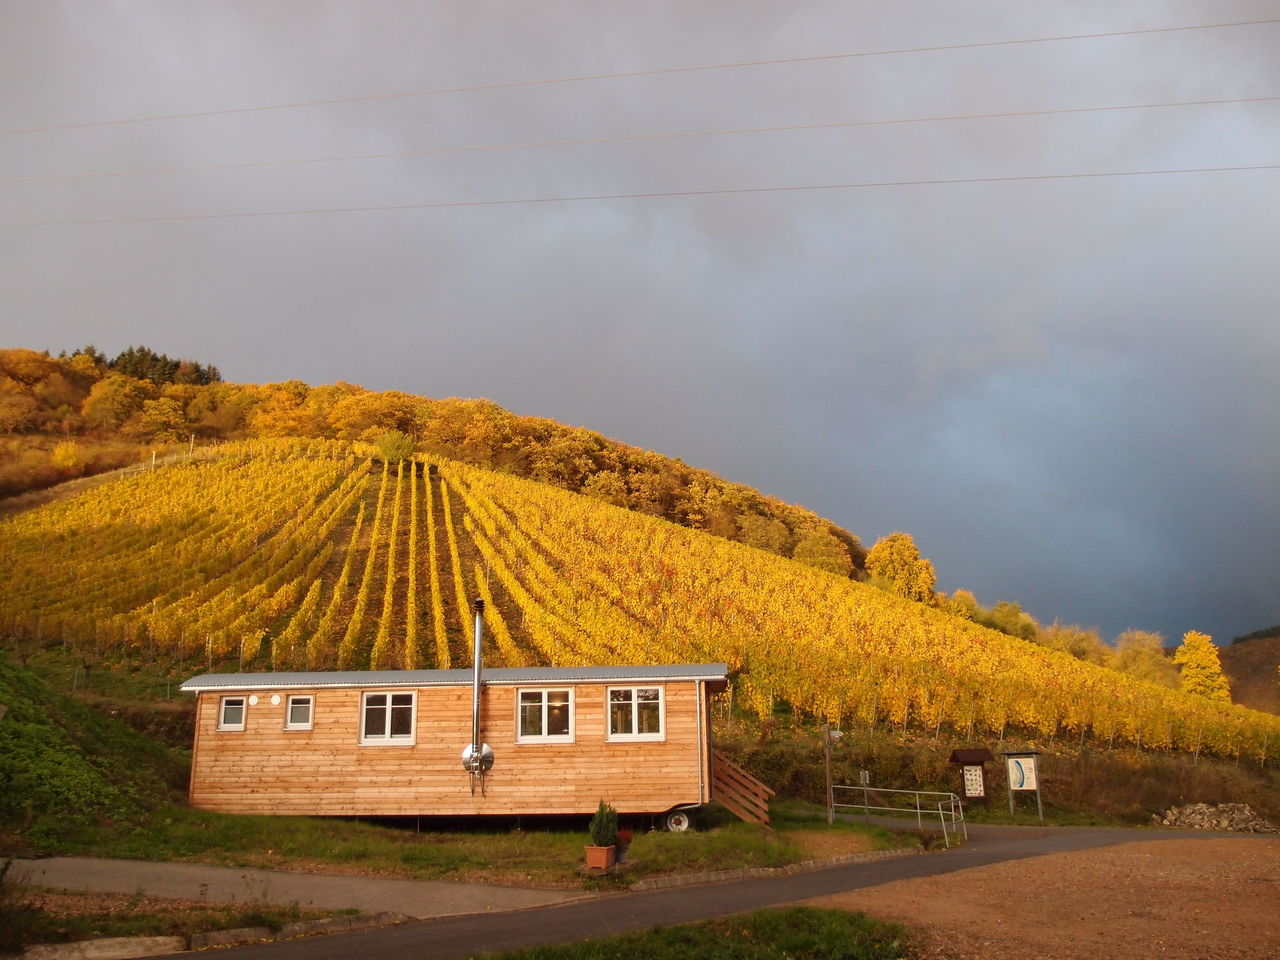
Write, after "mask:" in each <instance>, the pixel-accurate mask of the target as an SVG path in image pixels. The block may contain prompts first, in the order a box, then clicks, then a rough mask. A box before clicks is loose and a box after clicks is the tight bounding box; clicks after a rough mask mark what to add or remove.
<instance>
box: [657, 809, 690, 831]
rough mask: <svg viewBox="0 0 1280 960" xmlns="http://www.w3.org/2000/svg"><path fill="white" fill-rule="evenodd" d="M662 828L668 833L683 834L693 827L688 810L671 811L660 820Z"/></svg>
mask: <svg viewBox="0 0 1280 960" xmlns="http://www.w3.org/2000/svg"><path fill="white" fill-rule="evenodd" d="M662 826H663V827H664V828H665V829H666V830H667V831H668V832H670V833H684V832H685V831H686V830H688V829H689V828H690V827H692V826H693V817H692V816H690V814H689V811H688V810H672V811H671V812H670V813H668V814H667V815H666V816H665V817H663V818H662Z"/></svg>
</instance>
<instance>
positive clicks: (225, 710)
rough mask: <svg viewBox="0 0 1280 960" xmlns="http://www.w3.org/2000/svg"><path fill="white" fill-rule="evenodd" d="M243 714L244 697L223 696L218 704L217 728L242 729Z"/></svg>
mask: <svg viewBox="0 0 1280 960" xmlns="http://www.w3.org/2000/svg"><path fill="white" fill-rule="evenodd" d="M244 714H245V701H244V697H223V698H222V702H221V703H220V704H219V705H218V729H219V730H243V729H244Z"/></svg>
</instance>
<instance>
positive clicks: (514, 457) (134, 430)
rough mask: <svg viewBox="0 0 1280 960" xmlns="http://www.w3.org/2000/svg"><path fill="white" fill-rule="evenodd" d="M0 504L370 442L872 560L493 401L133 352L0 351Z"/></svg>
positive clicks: (748, 498) (655, 463)
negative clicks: (207, 456)
mask: <svg viewBox="0 0 1280 960" xmlns="http://www.w3.org/2000/svg"><path fill="white" fill-rule="evenodd" d="M0 430H4V431H6V432H7V433H8V434H9V439H8V440H6V441H4V442H0V497H4V496H13V495H15V494H21V493H24V492H27V491H30V490H33V489H39V488H44V487H48V486H51V485H53V484H57V483H60V482H62V481H65V480H70V479H73V478H75V477H79V476H83V475H86V474H92V473H97V472H101V471H103V470H109V469H112V468H114V467H118V466H124V465H125V464H127V463H130V462H132V463H137V462H139V461H140V460H142V461H149V460H150V458H151V456H152V455H153V451H155V450H156V449H157V448H159V449H160V450H162V451H163V450H164V449H166V448H167V447H171V446H173V445H179V446H180V449H182V450H183V451H185V450H186V449H187V448H188V445H189V444H190V445H194V444H195V442H196V440H197V439H199V440H200V441H201V442H202V443H205V444H207V443H210V442H220V441H223V440H239V439H245V438H256V437H270V438H276V437H306V438H318V439H338V440H353V441H371V440H376V439H377V438H378V437H379V436H382V435H385V434H387V433H388V432H391V431H394V432H397V433H402V434H404V435H405V436H406V437H408V438H409V439H410V440H411V441H412V442H413V443H414V444H415V445H416V448H417V449H418V450H421V451H424V452H427V453H428V454H430V455H432V456H435V457H441V458H448V459H452V460H459V461H462V462H464V463H470V464H473V465H475V466H483V467H491V468H493V469H496V470H501V471H503V472H506V473H512V474H515V475H517V476H522V477H528V478H530V479H533V480H538V481H540V482H542V483H550V484H553V485H555V486H558V487H561V488H563V489H565V490H572V491H574V492H577V493H584V494H587V495H588V496H590V497H593V498H595V499H597V500H601V501H603V502H605V503H611V504H614V505H616V506H621V507H626V508H627V509H629V510H634V511H636V512H638V513H645V514H649V515H651V516H657V517H662V518H664V519H666V520H670V521H672V522H673V523H679V524H681V525H682V526H687V527H689V528H691V529H695V530H703V531H706V532H707V533H712V534H715V535H716V536H719V537H724V538H726V539H729V540H736V541H738V542H740V543H745V544H748V545H750V546H753V547H759V548H760V549H763V550H768V551H770V552H771V553H777V554H779V555H781V556H787V557H792V558H794V559H796V560H800V561H802V562H804V563H808V564H810V565H812V566H815V567H818V568H820V569H823V570H830V571H832V572H834V573H839V574H842V575H845V576H850V575H857V573H858V572H859V571H860V570H861V568H862V565H863V561H864V559H865V556H866V551H865V550H863V548H862V544H861V543H860V542H859V541H858V538H857V537H855V536H854V535H853V534H852V533H850V532H849V531H847V530H844V529H842V528H841V527H839V526H837V525H836V524H834V523H832V522H831V521H829V520H826V519H823V518H822V517H820V516H818V515H817V514H815V513H814V512H813V511H811V510H808V509H806V508H804V507H800V506H796V505H794V504H788V503H783V502H782V501H780V500H777V499H775V498H773V497H767V496H764V495H762V494H761V493H759V492H758V491H756V490H753V489H752V488H750V487H747V486H743V485H742V484H736V483H730V482H728V481H725V480H723V479H721V478H720V477H717V476H716V475H715V474H713V473H710V472H708V471H706V470H700V469H698V468H696V467H691V466H689V465H688V464H686V463H684V462H683V461H681V460H679V459H675V458H671V457H665V456H662V455H661V454H658V453H653V452H651V451H648V450H641V449H639V448H637V447H632V446H629V445H627V444H624V443H619V442H618V441H616V440H610V439H608V438H606V437H604V436H602V435H600V434H598V433H595V432H593V431H590V430H585V429H582V428H579V427H569V426H565V425H563V424H560V423H557V422H555V421H554V420H548V419H545V418H541V417H520V416H516V415H514V414H512V413H510V412H509V411H507V410H504V409H503V408H502V407H500V406H498V405H497V404H496V403H493V402H491V401H488V400H464V399H458V398H450V399H444V400H436V399H432V398H430V397H423V396H415V395H413V394H407V393H400V392H399V391H394V390H390V391H386V392H383V393H377V392H373V391H370V390H366V389H364V388H363V387H359V386H356V385H354V384H350V383H341V382H339V383H335V384H330V385H325V386H317V387H312V386H309V385H307V384H305V383H302V382H300V381H297V380H290V381H287V382H285V383H269V384H235V383H225V382H222V380H221V379H220V377H219V375H218V373H217V369H216V368H214V367H211V366H203V365H201V364H198V363H194V362H192V361H178V360H172V359H171V358H169V357H166V356H164V355H163V354H155V353H154V352H153V351H151V350H148V349H147V348H145V347H134V348H130V349H129V350H126V351H125V352H123V353H121V354H120V355H119V356H117V357H115V358H114V359H112V360H107V358H106V357H104V356H103V355H102V354H100V353H99V352H98V351H97V350H95V349H94V348H93V347H86V348H83V349H82V350H80V351H77V352H76V353H75V354H74V355H72V356H70V357H51V356H49V354H48V353H46V352H37V351H35V350H24V349H9V350H3V349H0Z"/></svg>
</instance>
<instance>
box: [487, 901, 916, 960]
mask: <svg viewBox="0 0 1280 960" xmlns="http://www.w3.org/2000/svg"><path fill="white" fill-rule="evenodd" d="M907 951H908V947H907V945H906V940H905V934H904V931H903V929H902V928H901V927H899V926H897V925H896V924H891V923H883V922H880V921H877V920H872V919H870V918H869V917H866V916H864V915H863V914H860V913H845V912H843V911H839V910H818V909H814V908H811V907H797V908H793V909H789V910H762V911H759V912H757V913H750V914H746V915H744V916H740V917H729V918H726V919H722V920H709V921H706V922H703V923H695V924H683V925H680V926H675V927H662V928H658V929H654V930H649V931H645V932H643V933H628V934H623V935H621V936H616V937H607V938H604V939H600V940H590V941H587V942H585V943H574V944H563V945H560V946H554V947H530V948H526V949H524V950H517V951H514V952H511V953H503V954H489V955H487V957H488V960H615V958H617V957H626V958H628V960H670V958H671V957H679V958H681V960H783V958H786V960H896V958H902V957H908V956H909V955H910V954H909V953H908V952H907Z"/></svg>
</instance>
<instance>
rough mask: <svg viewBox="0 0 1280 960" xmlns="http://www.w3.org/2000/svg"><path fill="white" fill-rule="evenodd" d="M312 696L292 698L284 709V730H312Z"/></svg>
mask: <svg viewBox="0 0 1280 960" xmlns="http://www.w3.org/2000/svg"><path fill="white" fill-rule="evenodd" d="M311 707H312V699H311V695H310V694H307V695H306V696H292V697H290V698H289V700H288V701H287V703H286V705H285V708H284V728H285V729H286V730H310V729H311Z"/></svg>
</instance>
